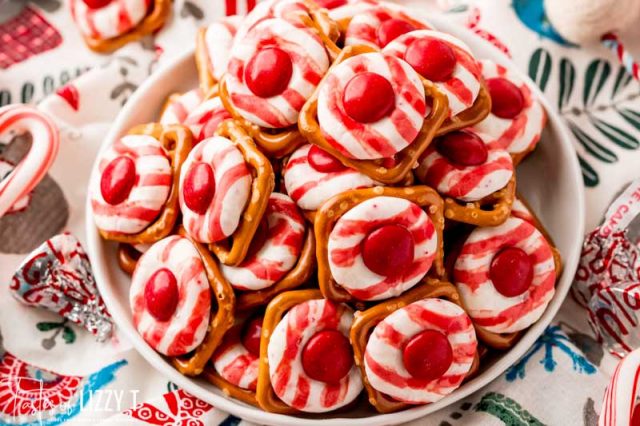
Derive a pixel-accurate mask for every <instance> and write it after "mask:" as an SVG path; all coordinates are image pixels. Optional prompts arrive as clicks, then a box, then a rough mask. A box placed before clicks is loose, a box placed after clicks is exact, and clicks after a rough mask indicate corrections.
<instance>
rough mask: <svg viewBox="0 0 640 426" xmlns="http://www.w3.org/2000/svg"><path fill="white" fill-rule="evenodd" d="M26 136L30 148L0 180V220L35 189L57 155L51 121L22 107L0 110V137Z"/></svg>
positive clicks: (39, 113) (56, 140) (55, 136)
mask: <svg viewBox="0 0 640 426" xmlns="http://www.w3.org/2000/svg"><path fill="white" fill-rule="evenodd" d="M9 132H15V133H16V134H22V133H30V134H31V137H32V143H31V148H30V149H29V152H28V153H27V155H26V156H25V157H24V158H23V159H22V160H21V161H20V162H19V163H18V165H17V166H16V167H15V169H13V171H12V172H11V173H9V175H8V176H7V177H6V178H5V179H3V180H2V181H0V217H2V215H4V214H5V213H6V212H7V211H8V210H9V209H10V208H11V206H12V205H13V204H14V203H15V202H16V201H17V200H19V199H20V198H22V197H24V196H26V195H27V194H28V193H29V192H31V191H32V190H33V188H35V186H36V185H37V184H38V183H39V182H40V181H41V180H42V178H43V177H44V175H45V174H46V173H47V171H48V170H49V168H50V167H51V164H53V161H54V160H55V158H56V155H57V154H58V147H59V145H60V141H59V138H58V129H57V127H56V126H55V124H53V122H52V121H51V119H50V118H49V117H47V116H46V115H45V114H44V113H42V112H40V111H38V110H37V109H35V108H33V107H29V106H25V105H8V106H5V107H2V108H0V135H3V136H4V135H6V134H8V133H9Z"/></svg>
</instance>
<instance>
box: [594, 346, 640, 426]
mask: <svg viewBox="0 0 640 426" xmlns="http://www.w3.org/2000/svg"><path fill="white" fill-rule="evenodd" d="M638 398H640V349H636V350H634V351H633V352H631V353H629V354H628V355H627V356H626V357H624V359H623V360H622V361H620V362H619V363H618V365H617V366H616V369H615V371H614V372H613V376H612V377H611V380H610V382H609V385H608V386H607V390H606V391H605V393H604V401H602V409H601V410H600V417H599V419H598V426H627V425H629V426H636V425H637V424H639V422H640V404H639V403H638Z"/></svg>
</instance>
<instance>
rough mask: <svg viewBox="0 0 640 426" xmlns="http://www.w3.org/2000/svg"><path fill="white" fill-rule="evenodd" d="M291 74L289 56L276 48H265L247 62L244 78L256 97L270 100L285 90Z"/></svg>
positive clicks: (291, 67)
mask: <svg viewBox="0 0 640 426" xmlns="http://www.w3.org/2000/svg"><path fill="white" fill-rule="evenodd" d="M291 74H293V64H292V63H291V57H290V56H289V54H288V53H287V52H285V51H284V50H282V49H280V48H278V47H267V48H264V49H261V50H259V51H258V52H257V53H256V54H255V55H253V57H252V58H251V59H250V60H249V63H248V64H247V67H246V69H245V71H244V78H245V81H246V83H247V87H248V88H249V90H251V91H252V92H253V93H254V94H255V95H256V96H260V97H261V98H270V97H272V96H277V95H279V94H281V93H282V92H284V91H285V90H286V88H287V86H288V85H289V81H290V80H291Z"/></svg>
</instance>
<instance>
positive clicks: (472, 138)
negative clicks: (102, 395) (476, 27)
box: [90, 0, 561, 414]
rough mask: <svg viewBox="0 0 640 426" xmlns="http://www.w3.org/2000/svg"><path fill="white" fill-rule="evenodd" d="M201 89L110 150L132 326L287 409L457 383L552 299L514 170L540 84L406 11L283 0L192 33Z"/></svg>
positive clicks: (96, 192)
mask: <svg viewBox="0 0 640 426" xmlns="http://www.w3.org/2000/svg"><path fill="white" fill-rule="evenodd" d="M195 56H196V58H195V59H196V64H197V68H198V75H199V81H200V87H199V88H194V89H193V90H191V91H189V92H187V93H183V94H175V95H172V96H171V97H170V98H169V99H168V100H167V102H166V105H165V107H164V109H163V111H162V113H161V116H160V117H159V118H158V122H156V123H149V124H143V125H139V126H137V127H134V128H133V129H131V130H130V131H129V132H128V133H127V134H126V135H124V136H122V137H121V138H120V139H119V140H117V141H116V142H115V143H114V144H113V145H112V146H110V147H108V149H107V150H106V151H105V152H103V154H102V155H101V158H100V159H99V173H98V175H97V176H96V178H95V179H93V181H92V184H91V188H90V197H91V203H92V207H93V212H94V218H95V223H96V226H97V227H98V229H99V231H100V234H101V235H102V237H103V238H105V239H106V240H112V241H117V242H119V243H120V245H119V248H118V261H119V264H120V266H121V268H122V269H123V270H124V271H125V272H127V273H129V274H131V291H130V302H131V311H132V316H133V322H134V324H135V326H136V328H137V330H138V331H139V333H140V334H141V336H142V337H143V338H144V340H145V341H146V342H147V343H148V344H149V345H150V346H151V347H152V348H153V349H155V350H156V351H158V352H159V353H161V354H163V355H164V356H166V357H167V358H168V359H169V360H170V361H171V363H172V364H173V365H174V366H175V368H176V369H178V370H179V371H180V372H181V373H183V374H185V375H189V376H202V377H203V378H204V379H206V380H208V381H210V382H211V383H213V384H214V385H216V386H218V387H219V388H220V389H222V391H224V392H225V393H226V394H228V395H230V396H232V397H234V398H236V399H238V400H241V401H244V402H246V403H249V404H253V405H255V406H259V407H261V408H262V409H264V410H266V411H270V412H277V413H289V414H292V413H300V412H307V413H322V412H329V411H333V410H338V409H342V410H349V409H352V407H353V406H354V404H356V402H357V400H358V399H359V396H360V395H366V400H367V401H368V402H369V403H370V404H371V405H372V406H373V407H374V408H375V409H376V410H378V411H379V412H382V413H388V412H393V411H397V410H401V409H404V408H406V407H410V406H413V405H416V404H427V403H431V402H434V401H437V400H439V399H440V398H443V397H444V396H446V395H447V394H449V393H451V392H453V391H454V390H455V389H456V388H457V387H459V386H460V384H461V383H463V382H464V381H465V380H468V379H469V378H470V377H472V376H473V374H474V373H475V372H477V371H478V369H479V366H480V365H481V364H482V362H483V359H484V357H485V356H486V354H487V353H489V352H492V351H493V352H499V351H503V350H506V349H508V348H510V347H511V346H512V345H513V344H514V343H515V342H516V341H517V340H518V338H519V337H520V335H521V334H522V332H523V331H524V330H526V329H527V328H528V327H529V326H530V325H531V324H533V323H534V322H535V321H537V320H538V319H539V318H540V316H541V315H542V314H543V312H544V311H545V309H546V307H547V305H548V303H549V302H550V301H551V299H552V298H553V295H554V291H555V283H556V279H557V277H558V276H559V274H560V268H561V266H560V257H559V255H558V252H557V250H556V249H555V248H554V247H553V245H552V243H551V239H550V237H549V235H548V234H547V233H546V232H545V230H544V229H543V228H542V226H541V224H540V222H539V221H538V220H537V218H536V217H535V215H534V214H533V213H532V212H531V210H530V209H529V208H528V207H527V205H526V203H525V202H524V201H523V200H521V199H518V198H517V196H516V175H515V168H516V166H517V165H518V163H520V162H521V161H522V160H523V159H524V158H525V157H526V156H527V154H529V153H530V152H531V151H532V150H533V149H534V148H535V146H536V145H537V143H538V141H539V139H540V135H541V132H542V130H543V128H544V126H545V120H546V118H545V113H544V110H543V108H542V106H541V105H540V103H539V102H538V101H537V100H536V98H535V95H534V94H533V93H532V92H531V90H530V89H529V87H528V86H527V85H526V84H525V83H524V82H523V81H521V80H520V79H519V78H518V77H517V76H516V75H514V73H513V72H512V71H511V70H509V69H507V68H505V67H503V66H501V65H499V64H496V63H493V62H491V61H488V60H479V59H478V58H475V57H474V56H473V54H472V52H471V51H470V49H469V48H468V47H467V46H466V45H465V44H464V43H463V42H462V41H460V40H458V39H456V38H455V37H453V36H451V35H449V34H445V33H442V32H439V31H437V30H436V29H434V28H433V27H432V26H431V25H430V24H429V23H428V22H426V21H422V20H418V19H417V18H415V17H413V16H412V14H411V13H410V12H409V11H408V10H404V9H403V8H402V7H400V6H398V5H393V4H387V3H379V2H378V1H374V0H356V1H347V0H332V1H325V2H324V4H323V7H321V6H320V5H318V4H315V3H312V2H311V1H309V0H267V1H264V2H262V3H259V4H258V6H257V7H256V8H255V9H254V10H253V11H252V12H251V13H249V15H247V16H246V17H238V16H232V17H227V18H223V19H221V20H219V21H216V22H214V23H212V24H210V25H209V26H208V27H206V28H202V29H201V30H200V31H199V33H198V37H197V40H196V55H195Z"/></svg>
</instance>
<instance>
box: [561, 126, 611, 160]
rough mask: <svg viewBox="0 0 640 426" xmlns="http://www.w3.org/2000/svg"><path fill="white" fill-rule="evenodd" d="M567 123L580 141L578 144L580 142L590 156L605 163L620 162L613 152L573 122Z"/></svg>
mask: <svg viewBox="0 0 640 426" xmlns="http://www.w3.org/2000/svg"><path fill="white" fill-rule="evenodd" d="M567 123H568V124H569V128H570V129H571V132H572V133H573V135H574V136H575V137H576V139H578V142H580V145H582V146H583V147H584V149H585V150H586V151H587V152H588V153H589V154H591V155H593V156H594V157H596V158H597V159H598V160H600V161H603V162H605V163H615V162H616V161H618V156H616V154H615V153H614V152H613V151H611V150H610V149H607V148H605V147H604V146H603V145H602V144H601V143H600V142H598V141H596V140H595V139H594V138H592V137H591V136H589V135H588V134H587V133H585V132H584V131H583V130H582V129H581V128H580V127H578V126H577V125H576V124H574V123H572V122H571V121H567Z"/></svg>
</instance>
